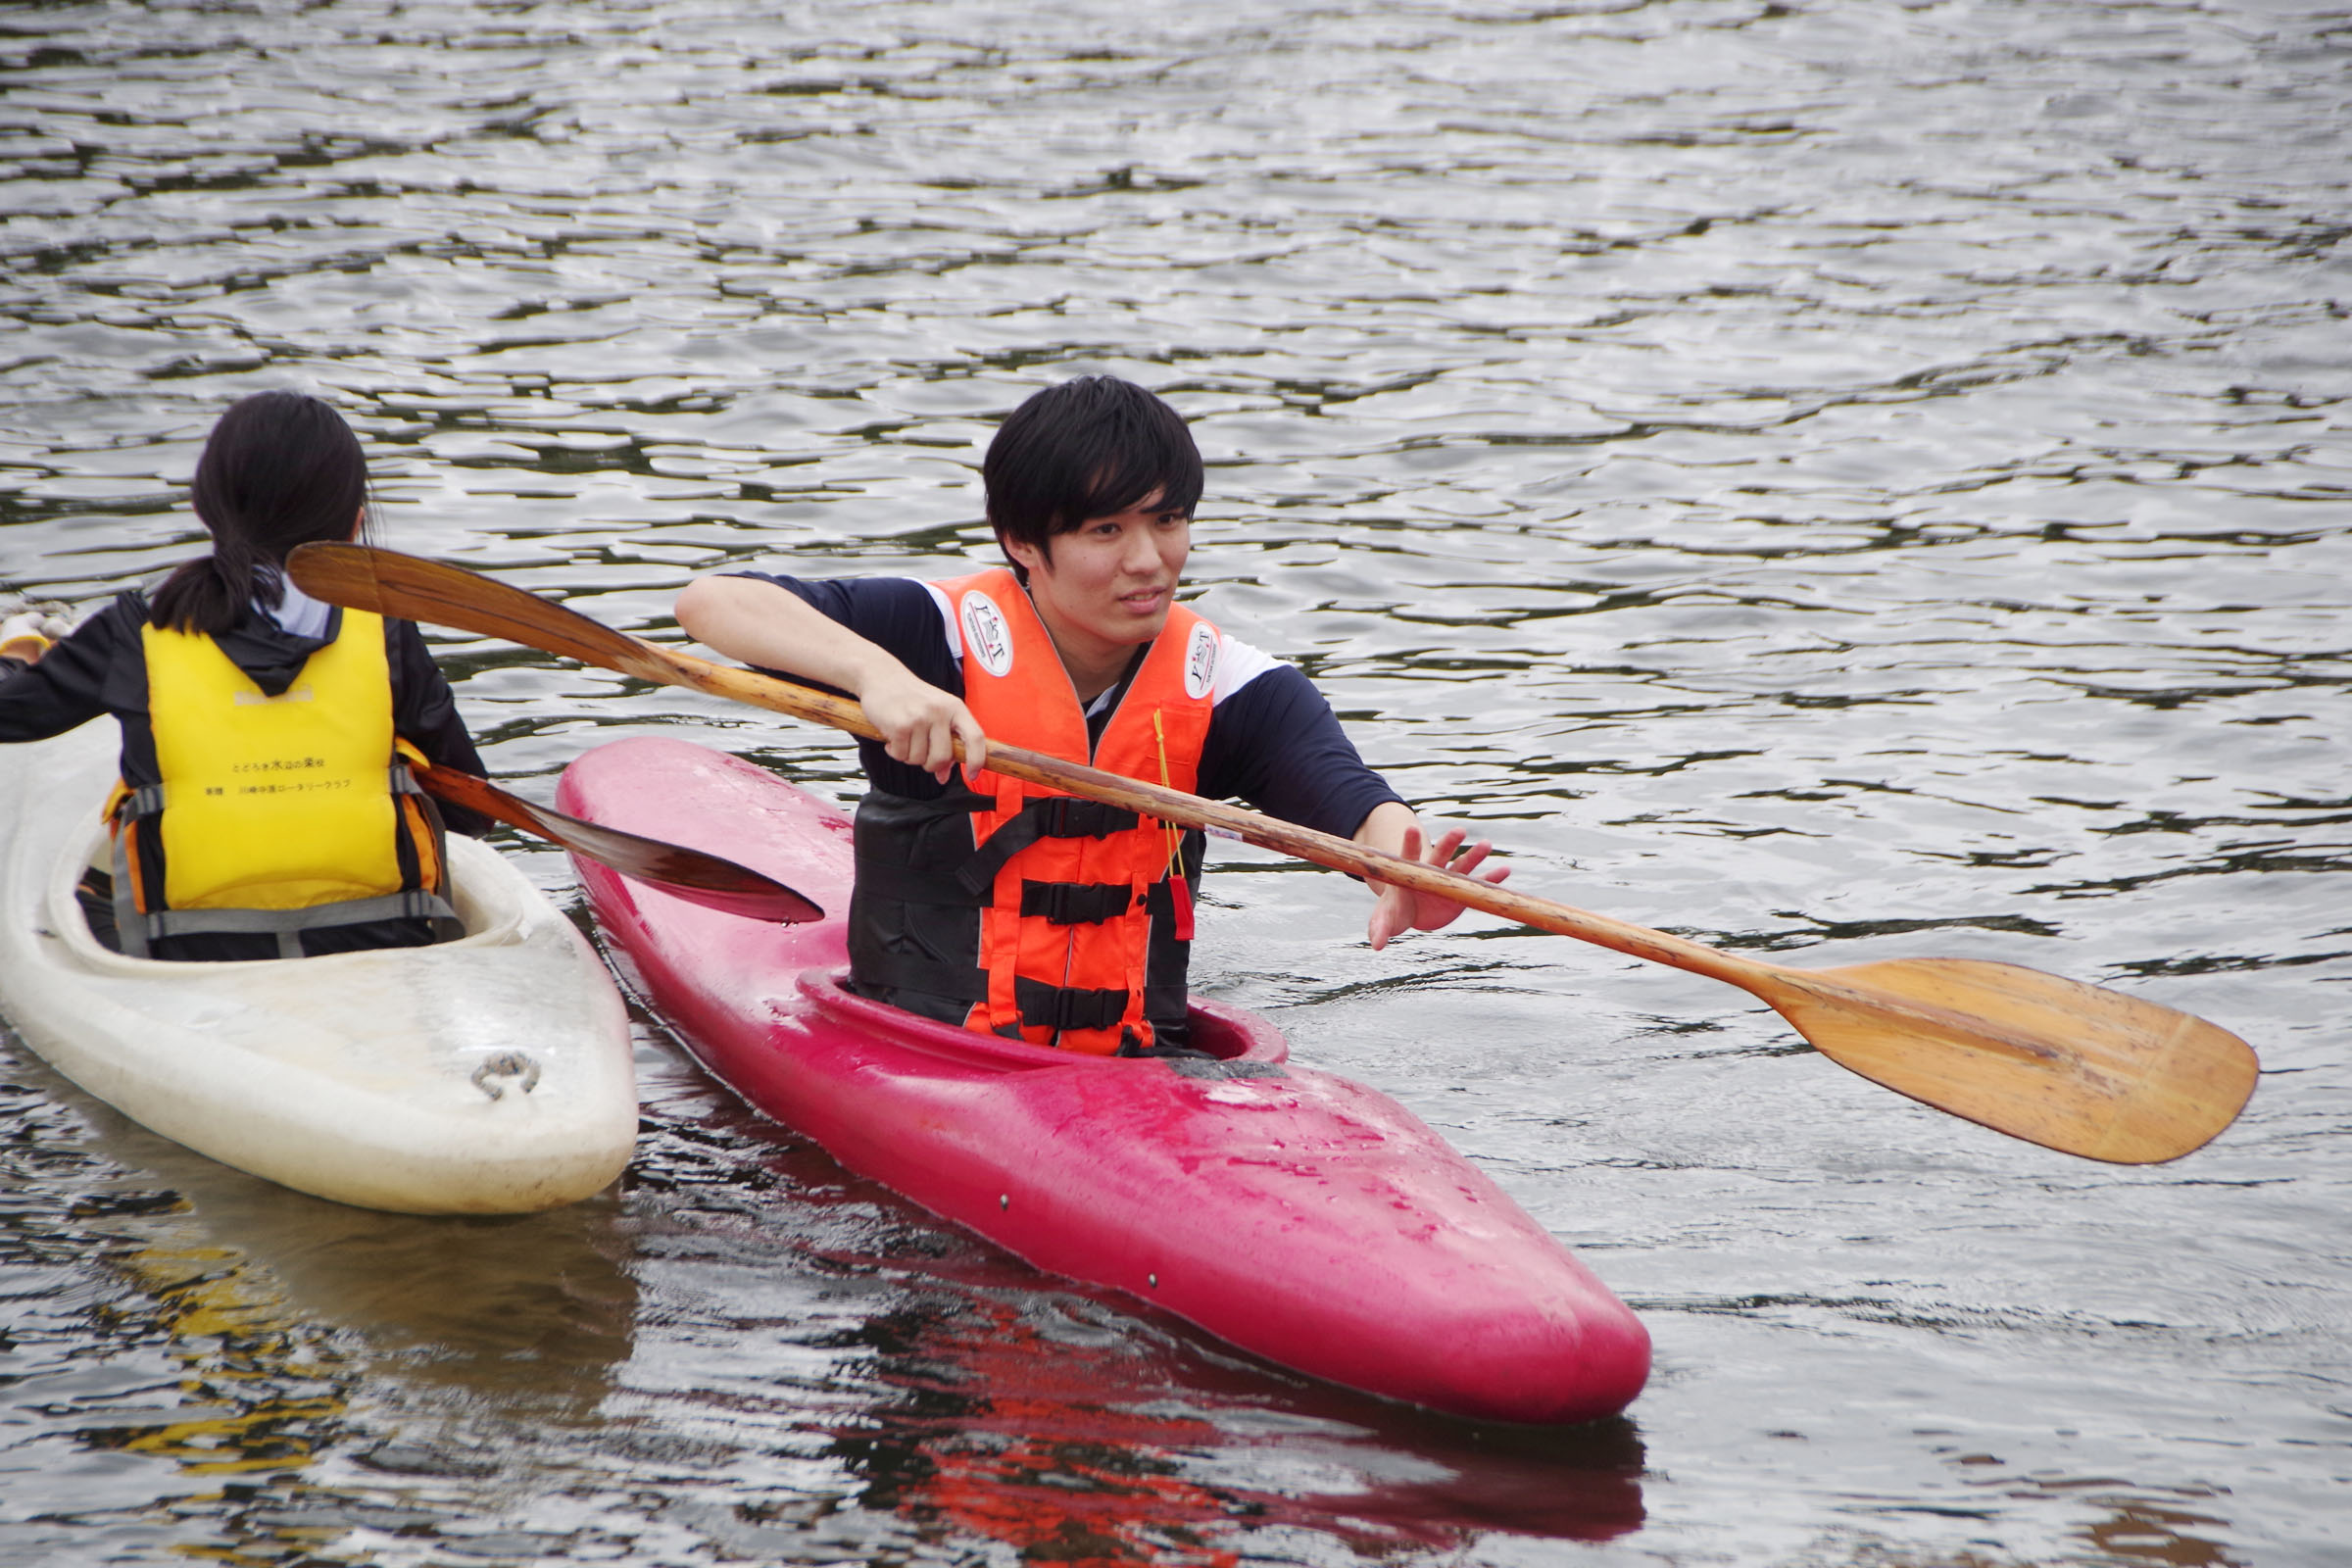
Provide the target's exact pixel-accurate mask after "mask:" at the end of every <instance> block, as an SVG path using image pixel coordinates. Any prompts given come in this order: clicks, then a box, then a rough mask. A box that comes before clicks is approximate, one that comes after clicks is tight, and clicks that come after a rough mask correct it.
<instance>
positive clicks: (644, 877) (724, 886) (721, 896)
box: [409, 762, 825, 925]
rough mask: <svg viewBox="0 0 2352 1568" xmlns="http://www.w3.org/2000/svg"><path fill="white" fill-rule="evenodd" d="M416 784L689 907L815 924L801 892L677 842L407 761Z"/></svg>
mask: <svg viewBox="0 0 2352 1568" xmlns="http://www.w3.org/2000/svg"><path fill="white" fill-rule="evenodd" d="M409 771H410V773H411V774H412V775H413V776H414V777H415V778H416V780H417V784H418V786H419V787H421V788H422V789H424V790H425V791H426V792H427V793H429V794H432V795H437V796H439V797H440V798H441V799H442V800H445V801H449V802H452V803H453V804H455V805H458V806H463V807H466V808H467V809H471V810H475V811H479V812H481V814H482V815H484V816H487V817H490V818H493V819H494V820H497V821H500V822H504V823H506V824H507V825H508V826H509V827H518V828H521V829H522V830H523V831H524V832H526V833H536V834H538V835H539V836H540V837H541V838H543V839H548V840H552V841H553V842H555V843H557V844H561V845H562V846H563V847H564V848H565V849H567V850H569V851H570V852H571V853H572V854H574V855H577V856H581V857H584V858H587V859H591V860H594V861H596V862H597V863H598V864H599V865H609V866H611V867H612V868H613V870H615V871H618V872H619V873H620V874H621V875H622V876H633V877H635V878H636V879H637V880H638V881H640V882H651V883H653V884H655V885H656V886H658V887H660V888H662V889H663V890H665V891H667V892H669V893H672V894H675V895H676V896H677V897H679V898H681V899H685V900H687V901H689V902H690V903H694V904H701V905H707V906H709V907H711V908H713V909H724V910H725V911H726V912H727V913H729V914H740V915H743V916H745V917H747V918H749V919H753V920H772V921H775V922H776V923H778V924H780V925H793V924H796V923H798V922H800V921H803V920H821V919H823V918H824V914H825V911H824V910H823V909H821V908H819V907H817V906H816V905H814V904H813V903H811V902H809V900H808V899H807V898H805V897H803V896H802V895H801V894H799V893H796V892H794V891H793V890H792V889H791V888H788V887H786V886H785V885H784V884H783V883H781V882H778V881H776V880H774V879H773V878H771V877H764V876H761V875H760V873H759V872H757V871H755V870H753V869H752V868H751V867H750V866H748V865H737V864H736V863H735V862H734V861H733V860H727V859H721V858H719V857H717V856H715V855H706V854H704V853H703V852H702V851H701V850H690V849H687V848H686V847H685V846H684V845H682V844H664V843H662V841H661V840H660V839H649V838H641V837H639V836H638V835H637V834H635V833H623V832H622V831H621V830H620V829H618V828H615V827H606V826H605V825H604V824H603V823H601V822H584V821H582V820H580V818H578V817H576V816H565V815H564V813H563V812H562V811H551V810H549V809H547V808H546V807H544V806H533V805H532V804H531V803H530V802H529V801H526V800H524V799H523V798H522V797H521V796H519V795H510V794H508V793H507V792H506V791H505V790H502V789H500V788H499V787H498V786H497V785H495V784H493V783H491V782H490V781H489V780H488V779H486V778H476V777H474V776H473V775H472V774H471V773H467V772H464V771H461V770H460V769H458V768H454V767H440V766H436V765H435V764H433V763H431V762H411V763H410V764H409Z"/></svg>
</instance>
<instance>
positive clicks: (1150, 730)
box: [939, 567, 1217, 1054]
mask: <svg viewBox="0 0 2352 1568" xmlns="http://www.w3.org/2000/svg"><path fill="white" fill-rule="evenodd" d="M939 587H940V589H941V590H942V591H943V592H945V593H946V594H947V596H948V600H949V603H950V605H951V606H952V607H953V609H954V611H955V613H956V625H957V627H958V629H959V631H960V632H961V636H962V642H963V691H964V697H963V700H964V706H965V707H967V708H969V709H970V710H971V711H972V716H973V717H974V718H975V719H977V720H979V723H980V727H981V729H982V730H983V731H984V732H986V734H987V735H988V737H989V739H990V740H992V741H999V742H1003V743H1005V744H1006V745H1010V746H1018V747H1021V748H1023V749H1025V750H1028V751H1033V752H1042V753H1045V754H1047V755H1049V756H1053V757H1058V758H1061V759H1063V760H1067V761H1073V762H1090V761H1091V762H1092V763H1093V764H1094V765H1095V766H1097V767H1101V768H1105V769H1107V770H1109V771H1111V772H1114V773H1119V774H1122V775H1124V776H1126V777H1128V778H1136V779H1144V780H1147V781H1149V782H1151V783H1154V784H1158V783H1165V784H1166V785H1168V786H1169V787H1170V788H1173V789H1177V790H1181V791H1183V792H1184V793H1186V794H1191V793H1193V791H1194V788H1195V786H1196V785H1197V783H1198V782H1199V778H1200V769H1201V748H1202V747H1203V746H1204V745H1205V744H1206V742H1207V739H1208V724H1209V715H1210V711H1211V706H1212V704H1211V696H1210V693H1211V691H1212V689H1213V687H1214V685H1215V679H1216V659H1217V632H1216V628H1215V627H1214V626H1212V625H1210V624H1209V623H1208V621H1206V620H1205V619H1203V618H1202V617H1201V616H1200V615H1198V614H1195V613H1193V612H1192V611H1190V610H1187V609H1185V608H1184V607H1183V606H1181V605H1179V606H1175V607H1172V608H1171V609H1170V610H1169V612H1168V620H1167V624H1166V625H1165V626H1164V627H1163V628H1162V629H1161V631H1160V634H1159V636H1158V637H1157V638H1155V639H1154V640H1153V641H1152V646H1151V648H1150V650H1149V652H1147V653H1146V654H1145V656H1144V661H1143V664H1142V667H1141V668H1139V669H1138V670H1137V671H1136V673H1135V678H1134V680H1133V681H1132V682H1131V683H1130V684H1129V686H1128V688H1127V691H1126V692H1125V694H1124V695H1123V696H1122V697H1121V698H1120V700H1119V706H1118V709H1117V711H1114V712H1113V713H1112V715H1111V717H1110V721H1109V723H1108V725H1107V726H1105V728H1104V729H1103V738H1102V740H1101V741H1100V742H1098V743H1096V744H1094V745H1093V746H1092V747H1091V748H1090V746H1089V744H1088V736H1087V723H1086V714H1085V712H1084V711H1083V710H1082V709H1081V708H1080V707H1079V704H1078V694H1077V692H1076V690H1075V689H1074V688H1073V687H1072V686H1071V684H1070V678H1069V673H1068V671H1067V670H1065V669H1064V668H1063V667H1062V662H1061V657H1060V655H1059V654H1058V653H1057V652H1056V651H1055V649H1054V640H1053V638H1052V636H1051V635H1050V634H1049V633H1048V632H1047V630H1046V627H1045V623H1044V622H1043V621H1042V620H1040V619H1039V618H1038V614H1037V611H1036V609H1035V607H1034V606H1032V605H1031V604H1030V602H1029V596H1028V595H1027V594H1026V593H1025V592H1024V591H1023V590H1022V588H1021V586H1020V583H1019V580H1018V579H1017V578H1015V577H1014V576H1013V574H1012V573H1011V572H1010V571H1008V570H1005V569H1004V568H1002V567H1000V568H998V569H996V570H993V571H986V572H981V573H979V574H978V575H976V576H971V577H963V578H957V579H956V580H954V581H950V582H943V583H941V584H939ZM1090 752H1091V755H1090ZM969 782H970V785H971V788H972V789H973V790H974V791H976V792H977V793H978V794H980V795H982V796H984V797H987V798H988V799H989V800H990V801H991V802H992V803H993V806H992V807H991V808H990V809H982V810H977V811H974V812H973V813H972V823H973V835H972V836H973V841H974V844H975V845H976V847H977V858H976V859H975V862H974V864H975V866H977V867H979V868H980V874H982V875H989V872H990V870H991V868H992V862H1000V861H1001V863H995V864H993V875H989V884H988V886H987V887H986V888H985V889H983V888H981V887H979V886H973V887H972V888H971V889H970V891H971V892H972V893H973V894H975V895H977V896H984V897H986V899H987V905H986V907H984V908H983V909H982V910H981V915H980V950H981V951H980V954H979V960H980V966H981V968H982V969H983V970H984V971H985V972H986V975H987V985H988V995H987V998H986V999H985V1000H984V1001H980V1002H976V1003H975V1004H974V1005H973V1006H972V1010H971V1013H970V1015H969V1016H968V1017H967V1018H966V1019H965V1022H966V1024H967V1026H968V1027H970V1028H974V1029H980V1030H984V1031H988V1032H992V1033H1001V1034H1003V1033H1016V1032H1017V1033H1018V1035H1019V1036H1020V1037H1021V1038H1022V1039H1025V1040H1029V1041H1031V1042H1033V1043H1036V1044H1039V1045H1057V1046H1059V1047H1061V1048H1062V1049H1064V1050H1070V1051H1084V1052H1090V1053H1095V1054H1111V1053H1114V1052H1116V1051H1118V1050H1119V1048H1120V1046H1121V1044H1122V1043H1123V1042H1126V1041H1129V1040H1132V1041H1133V1043H1134V1044H1135V1045H1136V1046H1137V1047H1139V1048H1140V1047H1146V1046H1149V1045H1151V1044H1152V1026H1151V1024H1150V1022H1149V1021H1148V1020H1147V1019H1146V1017H1145V1010H1144V1003H1145V986H1146V983H1147V973H1146V969H1147V962H1148V959H1149V956H1150V955H1149V950H1150V939H1151V914H1150V911H1149V909H1148V907H1147V905H1146V897H1147V893H1148V891H1149V890H1150V888H1151V887H1152V884H1154V883H1156V882H1159V881H1161V880H1162V879H1163V878H1165V877H1167V876H1169V875H1170V873H1171V871H1172V870H1173V869H1174V868H1175V866H1176V847H1177V844H1178V842H1179V840H1180V837H1181V835H1180V834H1179V832H1178V831H1177V830H1176V829H1174V828H1172V827H1170V826H1169V825H1168V824H1166V823H1163V822H1159V821H1155V820H1152V819H1150V818H1144V819H1142V820H1136V819H1134V818H1132V817H1131V816H1129V814H1128V813H1126V812H1119V811H1107V810H1106V809H1103V808H1101V807H1099V806H1098V805H1097V804H1096V803H1093V802H1086V801H1080V800H1077V799H1075V798H1074V797H1071V796H1069V795H1066V794H1064V793H1062V792H1060V791H1056V790H1051V789H1047V788H1044V787H1043V786H1040V785H1034V784H1025V783H1022V782H1020V781H1018V780H1015V779H1008V778H1005V777H1002V776H1001V775H999V774H996V773H991V772H987V771H985V770H983V771H982V772H981V773H980V775H979V776H978V777H977V778H973V779H971V780H969ZM1065 802H1066V803H1067V805H1066V806H1064V805H1063V804H1061V803H1065ZM1064 818H1066V819H1067V820H1063V819H1064ZM1000 832H1005V833H1007V834H1009V835H1010V837H1009V838H1008V840H1007V843H1017V844H1018V845H1019V847H1018V848H1017V849H1016V850H1015V851H1014V853H1012V854H1011V855H1010V856H1008V857H1007V856H1005V854H1004V849H1005V846H1004V845H997V846H995V849H994V853H993V854H992V841H993V840H995V838H996V836H997V835H998V834H999V833H1000ZM1064 834H1067V835H1070V836H1061V835H1064Z"/></svg>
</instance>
